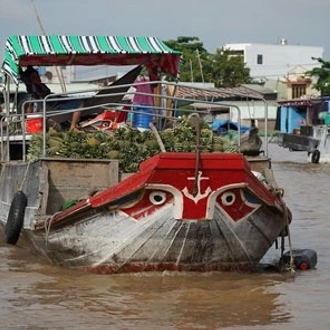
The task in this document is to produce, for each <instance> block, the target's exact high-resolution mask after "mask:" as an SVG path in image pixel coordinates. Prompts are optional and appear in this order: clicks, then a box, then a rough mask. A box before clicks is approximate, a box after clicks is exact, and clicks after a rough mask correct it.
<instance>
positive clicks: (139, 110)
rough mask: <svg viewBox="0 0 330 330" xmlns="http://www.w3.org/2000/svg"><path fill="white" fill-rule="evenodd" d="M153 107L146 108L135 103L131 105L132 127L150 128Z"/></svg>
mask: <svg viewBox="0 0 330 330" xmlns="http://www.w3.org/2000/svg"><path fill="white" fill-rule="evenodd" d="M152 115H153V109H150V108H147V107H145V106H143V105H136V106H134V107H133V127H135V128H142V129H150V126H149V124H150V123H151V122H152V118H153V116H152Z"/></svg>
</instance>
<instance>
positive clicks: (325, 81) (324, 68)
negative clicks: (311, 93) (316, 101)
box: [306, 57, 330, 96]
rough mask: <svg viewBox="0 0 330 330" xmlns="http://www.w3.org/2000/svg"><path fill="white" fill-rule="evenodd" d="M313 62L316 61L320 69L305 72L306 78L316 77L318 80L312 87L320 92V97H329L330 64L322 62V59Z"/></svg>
mask: <svg viewBox="0 0 330 330" xmlns="http://www.w3.org/2000/svg"><path fill="white" fill-rule="evenodd" d="M313 60H317V61H318V62H319V63H320V64H321V67H319V68H313V69H312V70H309V71H307V72H306V75H307V76H310V77H312V76H317V77H318V80H317V82H316V84H314V85H313V87H314V88H315V89H316V90H318V91H320V92H321V96H329V95H330V62H328V61H325V60H323V59H322V58H315V57H313Z"/></svg>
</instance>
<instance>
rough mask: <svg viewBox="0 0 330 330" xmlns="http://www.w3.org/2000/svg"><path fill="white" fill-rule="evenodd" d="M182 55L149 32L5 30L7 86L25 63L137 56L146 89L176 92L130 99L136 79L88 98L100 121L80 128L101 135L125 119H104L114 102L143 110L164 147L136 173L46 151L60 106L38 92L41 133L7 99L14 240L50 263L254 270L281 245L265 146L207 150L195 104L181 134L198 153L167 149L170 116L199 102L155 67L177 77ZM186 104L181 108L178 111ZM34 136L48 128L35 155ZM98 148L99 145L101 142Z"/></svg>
mask: <svg viewBox="0 0 330 330" xmlns="http://www.w3.org/2000/svg"><path fill="white" fill-rule="evenodd" d="M180 56H181V54H180V53H179V52H177V51H175V50H172V49H170V48H168V47H167V46H166V45H165V44H164V43H163V42H162V41H161V40H159V39H157V38H150V37H139V38H132V37H126V38H124V37H108V36H97V37H95V36H94V37H92V36H90V37H88V36H85V37H79V36H67V37H66V36H58V37H56V36H50V37H47V36H40V37H35V36H32V37H29V36H11V37H9V39H8V41H7V44H6V49H5V61H4V64H3V66H2V68H3V71H4V73H5V77H6V82H7V83H8V82H9V80H11V81H13V82H15V83H18V82H19V79H20V78H19V75H18V73H19V67H24V66H27V65H34V66H36V65H45V66H47V65H77V64H79V65H97V64H104V63H107V64H115V65H127V64H130V65H137V66H140V65H144V66H145V67H146V68H147V71H148V72H149V73H150V74H151V76H150V80H149V81H148V84H149V87H150V84H152V86H156V85H159V86H162V87H164V86H168V87H171V88H168V89H167V90H171V94H170V95H168V94H166V93H165V94H163V93H162V92H161V91H162V89H163V88H159V89H157V88H153V89H150V91H149V92H148V91H146V90H143V91H142V92H140V95H139V96H141V97H143V96H149V97H150V96H151V97H153V98H154V99H157V100H158V101H159V102H158V103H157V104H156V102H155V104H153V105H148V104H142V105H141V107H140V108H139V107H134V105H129V104H128V103H127V102H126V101H124V99H125V96H126V97H127V95H129V94H130V93H132V95H133V96H135V95H137V93H138V92H137V90H138V89H136V91H135V92H130V91H129V90H130V87H132V86H133V87H134V86H135V87H136V84H135V83H134V82H130V83H127V84H125V82H123V81H121V83H120V84H118V83H117V84H115V85H114V86H110V87H109V88H107V89H104V90H103V91H102V93H101V96H102V98H103V97H105V98H106V99H105V100H103V99H102V98H101V96H100V94H98V93H97V92H96V93H95V94H94V96H93V97H92V98H90V99H89V101H88V102H89V103H88V107H87V108H88V109H86V111H89V114H90V113H91V109H93V110H94V112H95V116H96V117H95V118H97V119H96V120H91V121H90V125H89V124H86V122H85V124H84V126H86V127H90V126H93V130H94V131H95V132H97V134H101V133H102V134H108V135H111V128H112V125H111V123H112V122H113V121H115V118H117V116H116V115H111V116H102V115H101V116H100V113H102V112H100V111H104V109H105V108H109V107H112V108H113V109H116V111H117V112H118V111H119V112H120V111H122V112H130V113H133V116H135V115H136V116H137V114H140V115H142V116H137V117H138V118H140V119H141V118H142V119H143V120H144V121H143V122H142V123H141V122H138V121H134V117H133V128H134V129H135V130H139V129H140V130H141V134H146V133H144V132H145V131H146V130H147V131H149V133H150V132H151V134H154V136H155V138H156V141H157V143H158V145H159V148H158V151H157V152H156V153H154V154H153V155H150V156H148V157H146V159H143V160H141V161H139V166H138V168H137V170H136V171H133V172H130V173H123V172H122V171H121V170H120V166H121V161H120V160H118V159H114V158H106V157H104V158H102V159H100V158H98V159H92V158H90V159H86V158H85V159H83V158H74V157H70V158H66V157H61V155H60V156H57V154H52V155H49V151H50V148H49V146H47V141H46V138H47V137H46V136H47V120H48V119H49V118H52V119H54V120H56V119H57V117H56V116H57V115H58V116H60V115H63V114H61V113H57V112H56V111H55V112H54V111H47V102H48V101H49V100H48V99H45V100H42V103H43V111H42V125H41V127H42V131H41V132H39V133H38V134H27V133H26V130H25V128H26V120H27V119H28V116H27V114H25V113H24V105H23V106H22V108H21V109H20V110H19V111H17V113H15V112H12V111H10V109H9V108H7V109H6V112H5V113H4V114H3V118H2V122H3V123H6V127H7V129H5V128H2V129H1V160H2V162H1V164H0V166H1V174H0V224H1V227H2V229H3V237H4V240H5V241H6V242H7V243H8V244H13V245H14V244H17V242H18V241H19V240H20V241H19V242H20V243H21V244H22V245H24V246H27V248H30V249H32V250H34V251H36V252H37V253H38V254H39V255H40V256H42V257H43V258H46V259H47V260H49V262H51V263H52V264H54V265H59V266H63V267H68V268H75V269H81V270H85V271H89V272H94V273H99V274H114V273H133V272H146V271H164V270H168V271H215V270H253V269H255V267H257V266H258V265H259V262H260V260H261V259H262V258H263V257H264V255H265V254H266V253H267V251H269V249H270V248H271V247H272V246H274V243H275V242H276V241H277V240H278V239H282V240H283V241H282V243H284V240H285V237H286V236H287V235H288V232H289V225H290V222H291V213H290V210H289V209H288V207H287V206H286V204H285V202H284V199H283V190H282V189H280V188H279V187H278V186H277V184H276V181H275V179H274V175H273V172H272V169H271V159H270V158H269V157H268V155H267V150H265V153H264V154H263V155H261V154H260V152H259V147H260V145H259V147H258V152H256V150H253V155H249V154H244V153H242V152H240V143H239V142H238V149H237V151H235V152H220V151H215V150H207V148H206V149H203V147H202V146H203V143H204V142H205V141H204V140H205V138H204V140H203V136H202V133H203V131H204V130H203V129H202V130H201V129H200V125H201V120H200V116H199V114H198V113H197V114H196V113H194V112H193V111H192V110H191V109H190V112H187V113H188V114H189V116H188V118H189V119H190V120H191V121H192V122H193V126H191V127H190V128H189V129H187V130H186V131H185V134H186V136H187V138H186V141H185V142H189V143H192V144H193V145H194V147H193V148H192V150H190V151H189V152H188V151H186V150H184V145H185V143H181V142H177V141H176V142H175V143H174V145H175V146H174V147H173V148H172V147H171V148H169V147H168V145H169V141H164V140H163V139H162V135H161V131H162V128H164V127H163V126H166V125H163V124H164V120H165V121H170V122H171V123H172V125H174V126H175V125H176V122H179V121H180V117H179V116H178V111H180V113H181V115H182V113H184V111H185V109H186V108H187V104H189V103H193V102H195V100H194V99H189V98H184V97H181V96H180V97H176V88H177V86H176V84H175V83H166V82H164V80H161V79H159V80H157V77H154V76H153V75H155V73H157V72H160V71H162V72H165V73H167V74H170V75H173V76H176V75H177V74H178V71H179V62H180ZM135 78H136V77H135ZM134 81H135V80H134ZM6 86H7V85H6V84H5V85H4V97H5V100H6V99H8V98H7V95H8V93H9V91H8V88H6ZM111 87H112V88H114V90H111ZM213 92H215V91H214V90H213ZM6 93H7V94H6ZM155 93H156V94H155ZM99 96H100V97H99ZM118 96H120V97H118ZM56 97H57V95H52V96H51V97H50V99H52V98H53V99H54V98H56ZM61 97H63V95H62V96H61ZM66 97H68V98H69V97H71V95H70V96H66ZM101 99H102V101H100V100H101ZM96 100H97V102H95V103H93V101H96ZM163 101H165V102H163ZM26 102H36V101H35V100H34V101H26ZM201 102H204V103H205V104H206V105H207V104H210V105H211V104H214V103H215V102H214V101H213V100H205V101H201ZM179 104H184V105H185V107H184V108H183V109H179ZM94 105H95V107H94ZM7 106H9V105H8V102H7ZM223 106H226V103H225V102H224V103H223ZM100 109H101V110H100ZM147 110H152V113H150V111H147ZM82 111H84V109H82ZM205 112H207V110H205ZM146 118H147V122H148V125H145V120H146ZM148 118H149V119H148ZM151 118H152V119H151ZM30 119H31V118H30ZM103 122H104V123H105V126H103V125H102V123H103ZM121 122H124V120H123V119H121ZM87 123H88V121H87ZM124 124H125V125H126V123H124ZM134 124H135V125H134ZM10 125H16V126H17V127H20V128H21V131H19V132H20V133H18V134H17V130H15V132H14V133H10V130H9V127H10ZM127 125H128V124H127ZM134 126H135V127H134ZM104 128H106V129H104ZM166 129H167V130H170V129H169V128H165V129H164V131H166ZM100 131H102V132H100ZM105 131H106V132H105ZM206 131H207V130H206ZM211 132H212V130H211ZM188 133H189V134H188ZM72 134H78V135H79V133H72ZM88 134H92V133H88ZM192 134H193V135H192ZM254 134H255V132H254V133H253V134H252V135H251V137H252V138H253V137H254ZM35 136H41V137H42V144H41V148H42V152H41V154H40V157H39V158H38V159H33V160H31V159H29V160H28V159H27V154H28V153H29V152H30V151H31V149H32V146H33V141H34V137H35ZM192 136H193V139H192ZM214 138H215V137H214V136H213V134H211V135H208V139H209V140H212V139H214ZM136 141H137V140H136ZM93 143H94V144H95V140H93ZM136 143H137V142H136ZM258 143H259V142H258ZM81 144H82V142H81ZM97 145H98V148H99V149H101V147H104V145H105V144H104V145H102V144H97ZM122 148H124V147H123V146H122ZM166 148H168V149H170V150H168V149H166ZM140 149H142V147H140ZM174 149H177V150H174ZM209 149H210V148H209ZM135 150H137V149H135ZM122 152H123V153H125V152H126V153H128V152H129V151H128V150H126V149H123V150H122ZM281 246H283V244H281Z"/></svg>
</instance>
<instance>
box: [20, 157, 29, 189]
mask: <svg viewBox="0 0 330 330" xmlns="http://www.w3.org/2000/svg"><path fill="white" fill-rule="evenodd" d="M30 164H31V161H29V162H28V164H27V166H26V170H25V173H24V177H23V180H22V183H21V186H20V188H19V190H20V191H23V185H24V184H25V182H26V180H27V178H28V172H29V167H30Z"/></svg>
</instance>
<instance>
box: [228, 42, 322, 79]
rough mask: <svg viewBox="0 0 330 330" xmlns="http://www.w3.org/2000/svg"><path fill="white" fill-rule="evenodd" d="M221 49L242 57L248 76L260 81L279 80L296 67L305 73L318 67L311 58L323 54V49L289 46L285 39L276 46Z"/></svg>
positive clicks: (231, 45) (238, 46) (245, 46)
mask: <svg viewBox="0 0 330 330" xmlns="http://www.w3.org/2000/svg"><path fill="white" fill-rule="evenodd" d="M223 48H224V49H227V50H230V51H231V52H232V54H233V55H239V56H243V57H244V62H245V63H246V66H247V67H248V68H250V76H251V77H252V78H254V79H256V80H260V81H265V80H267V79H272V80H277V79H279V80H281V79H282V78H283V77H287V75H288V72H291V73H292V71H293V69H294V68H296V67H300V68H301V67H303V68H304V69H305V71H308V70H311V69H312V68H313V67H319V66H320V64H319V62H318V61H317V60H313V59H312V58H322V57H323V52H324V49H323V47H311V46H300V45H299V46H298V45H289V44H288V43H287V41H286V40H285V39H282V40H281V42H280V44H277V45H272V44H257V43H238V44H226V45H224V46H223Z"/></svg>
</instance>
